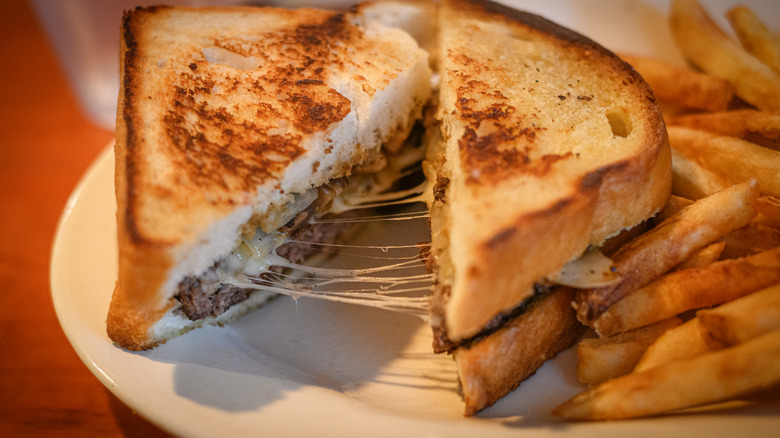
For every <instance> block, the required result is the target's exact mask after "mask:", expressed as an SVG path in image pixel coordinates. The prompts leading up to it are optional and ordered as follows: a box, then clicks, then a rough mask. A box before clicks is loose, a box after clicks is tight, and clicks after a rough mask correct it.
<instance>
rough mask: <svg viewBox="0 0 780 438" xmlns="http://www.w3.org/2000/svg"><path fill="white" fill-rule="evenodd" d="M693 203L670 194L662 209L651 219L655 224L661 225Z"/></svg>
mask: <svg viewBox="0 0 780 438" xmlns="http://www.w3.org/2000/svg"><path fill="white" fill-rule="evenodd" d="M693 202H694V201H693V200H692V199H688V198H685V197H683V196H677V195H675V194H672V195H670V196H669V199H667V201H666V205H664V208H663V209H661V211H659V212H658V214H657V215H656V216H655V217H654V218H653V219H654V220H655V221H656V222H657V223H661V222H663V221H665V220H667V219H669V218H670V217H672V216H674V215H676V214H677V213H679V212H680V211H682V209H683V208H685V207H687V206H689V205H691V204H693Z"/></svg>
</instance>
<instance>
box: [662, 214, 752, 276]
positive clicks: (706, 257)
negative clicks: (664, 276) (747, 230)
mask: <svg viewBox="0 0 780 438" xmlns="http://www.w3.org/2000/svg"><path fill="white" fill-rule="evenodd" d="M748 225H749V224H748ZM743 228H744V227H743ZM725 247H726V242H715V243H713V244H711V245H709V246H705V247H704V248H702V249H700V250H698V251H694V252H693V253H692V254H691V256H690V257H688V258H687V259H686V260H685V261H683V262H682V263H680V264H679V265H677V266H675V267H674V270H675V271H679V270H681V269H690V268H697V267H699V266H706V265H709V264H710V263H714V262H716V261H717V260H718V258H720V255H721V253H722V252H723V248H725Z"/></svg>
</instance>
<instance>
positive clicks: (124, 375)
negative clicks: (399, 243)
mask: <svg viewBox="0 0 780 438" xmlns="http://www.w3.org/2000/svg"><path fill="white" fill-rule="evenodd" d="M714 3H717V4H714V5H709V7H710V9H711V10H712V11H715V13H719V12H721V11H722V10H724V7H725V2H714ZM772 3H773V2H763V3H760V4H759V3H757V4H756V7H757V8H758V10H759V11H763V12H764V13H771V12H772V10H773V8H777V6H776V4H772ZM525 8H526V9H529V10H532V11H535V12H539V13H542V14H544V15H546V16H548V17H553V18H555V19H556V20H557V21H558V22H560V23H562V24H565V25H568V26H570V27H572V28H574V29H576V30H578V31H581V32H583V33H585V34H587V35H589V36H591V37H592V38H594V39H595V40H597V41H599V42H601V43H602V44H605V45H606V46H607V47H609V48H611V49H613V50H616V51H632V52H635V53H640V54H648V55H650V54H655V55H658V56H659V57H661V58H664V59H667V60H671V61H674V62H679V59H678V58H677V57H678V55H676V51H675V49H674V48H673V46H672V45H671V41H670V39H669V36H668V33H667V30H666V23H665V18H664V17H665V14H666V9H667V8H666V6H665V5H662V4H658V3H654V2H642V1H629V0H618V1H611V2H602V1H552V2H540V3H529V4H526V5H525ZM774 16H775V17H778V16H780V15H777V14H775V15H774ZM776 24H777V23H776ZM610 43H612V44H610ZM113 190H114V187H113V154H112V151H111V149H110V148H108V149H106V151H105V152H104V153H103V154H101V156H100V157H99V159H98V160H97V161H96V162H95V163H94V165H93V166H92V167H91V169H90V170H89V171H88V172H87V174H86V175H85V177H84V178H83V180H82V181H81V182H80V184H79V185H78V187H77V188H76V190H75V191H74V193H73V195H72V197H71V199H70V201H69V202H68V204H67V206H66V208H65V211H64V213H63V216H62V219H61V221H60V224H59V228H58V231H57V235H56V238H55V242H54V248H53V253H52V260H51V286H52V296H53V300H54V305H55V308H56V311H57V315H58V317H59V319H60V322H61V324H62V327H63V329H64V331H65V333H66V335H67V336H68V339H69V340H70V342H71V343H72V344H73V347H74V349H75V350H76V352H77V353H78V354H79V356H80V357H81V359H82V360H83V361H84V363H85V364H86V365H87V366H88V367H89V369H90V370H91V371H92V372H93V373H94V374H95V375H96V376H97V377H98V379H100V381H101V382H103V383H104V384H105V385H106V386H107V387H108V388H109V389H110V390H111V391H112V392H114V393H115V394H116V395H117V396H118V397H119V398H120V399H122V400H123V401H124V402H125V403H127V404H128V405H129V406H130V407H131V408H133V409H134V410H136V411H138V412H139V413H140V414H141V415H143V416H145V417H146V418H148V419H149V420H150V421H152V422H154V423H156V424H157V425H159V426H160V427H162V428H163V429H166V430H168V431H170V432H172V433H174V434H177V435H186V436H204V437H210V438H213V437H215V436H246V435H270V436H300V435H304V434H305V435H310V436H344V435H349V436H410V435H413V436H444V437H455V436H475V435H479V436H482V435H487V434H490V435H492V436H505V435H506V436H509V435H519V434H523V435H524V436H531V437H537V436H539V437H549V436H558V435H569V434H576V435H579V436H599V437H610V436H620V437H624V436H632V435H635V436H664V435H670V436H671V435H674V436H692V435H702V436H743V435H750V436H759V435H763V436H776V433H777V431H778V430H780V400H778V398H777V397H769V400H766V397H764V400H762V401H761V402H760V403H753V402H751V401H749V400H748V401H740V402H731V403H728V404H721V405H719V406H717V407H715V408H708V409H699V410H689V411H686V412H684V413H679V414H676V415H671V416H666V417H662V418H654V419H642V420H633V421H621V422H611V423H586V424H582V423H581V424H577V423H566V422H562V421H560V420H558V419H556V418H554V417H552V416H550V415H549V412H550V410H551V409H552V408H553V407H554V406H555V405H557V404H558V403H560V402H562V401H564V400H566V399H567V398H569V397H570V396H572V395H573V394H575V393H576V392H578V391H580V390H581V389H582V387H581V386H580V385H579V384H578V383H577V382H576V378H575V374H574V356H573V351H572V350H569V351H566V352H564V353H562V354H561V355H559V356H558V357H557V358H556V359H554V360H552V361H550V362H548V363H547V364H546V365H544V367H542V369H541V370H539V372H538V373H537V374H536V375H535V376H533V377H532V378H530V379H529V380H527V381H526V382H524V383H523V384H522V385H521V387H520V388H519V389H518V390H516V391H514V392H513V393H512V394H510V395H509V396H507V397H506V398H504V399H503V400H501V401H500V402H499V403H497V404H496V405H495V406H493V407H491V408H489V409H487V410H485V411H483V412H482V413H481V414H480V415H479V416H478V417H477V418H463V417H462V416H461V412H462V409H463V406H462V401H461V398H460V395H459V393H458V388H457V383H456V382H457V376H456V370H455V367H454V364H453V363H452V361H451V360H450V359H449V358H447V357H446V356H441V355H440V356H436V355H433V354H432V353H430V341H431V339H430V333H429V330H428V328H427V327H426V326H425V325H424V324H423V323H422V322H421V321H419V320H417V319H415V318H414V317H410V316H406V315H401V314H395V313H389V312H383V311H379V310H375V309H368V308H361V307H356V306H351V305H344V304H334V303H328V302H322V301H317V300H311V299H300V300H298V301H293V300H292V299H289V298H286V297H282V298H279V299H276V300H274V301H272V302H271V303H269V304H267V305H266V306H264V307H263V308H261V309H259V310H257V311H255V312H253V313H251V314H249V315H247V316H245V317H244V318H242V319H240V320H238V321H237V322H235V323H233V324H231V325H229V326H226V327H212V328H204V329H200V330H196V331H194V332H192V333H190V334H187V335H185V336H182V337H179V338H176V339H174V340H172V341H170V342H168V343H167V344H165V345H162V346H160V347H158V348H156V349H154V350H152V351H147V352H140V353H136V352H128V351H125V350H123V349H121V348H118V347H116V346H115V345H113V344H112V342H111V341H110V340H109V339H108V337H107V336H106V333H105V317H106V313H107V309H108V305H109V301H110V297H111V292H112V290H113V286H114V282H115V280H116V238H115V233H116V228H115V222H114V220H115V219H114V212H115V200H114V194H113ZM399 226H403V227H405V228H404V231H403V233H399V228H398V227H399ZM408 227H409V225H408V223H403V224H402V223H385V224H383V225H377V226H374V227H371V229H370V232H369V233H368V234H367V236H366V238H367V239H368V238H372V237H371V236H373V237H376V236H379V238H380V239H381V236H396V235H398V234H404V235H406V236H407V237H408V238H410V239H412V241H414V239H418V240H423V239H424V238H425V236H426V231H425V228H424V226H419V227H412V229H411V230H409V229H408Z"/></svg>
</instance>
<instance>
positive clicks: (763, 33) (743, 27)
mask: <svg viewBox="0 0 780 438" xmlns="http://www.w3.org/2000/svg"><path fill="white" fill-rule="evenodd" d="M726 17H727V18H728V20H729V23H731V28H732V29H734V33H736V34H737V38H738V39H739V42H740V43H742V47H744V48H745V50H747V52H748V53H750V54H751V55H753V56H755V57H756V58H758V59H759V60H760V61H761V62H763V63H764V64H766V65H767V66H768V67H769V68H771V69H772V70H774V71H775V72H776V73H780V39H778V38H777V37H776V36H774V35H773V34H772V32H770V31H769V29H767V28H766V26H765V25H764V23H762V22H761V20H759V18H758V16H756V14H755V13H754V12H753V11H752V10H751V9H750V8H748V7H747V6H742V5H740V6H736V7H734V8H732V9H731V10H730V11H729V12H728V13H727V14H726Z"/></svg>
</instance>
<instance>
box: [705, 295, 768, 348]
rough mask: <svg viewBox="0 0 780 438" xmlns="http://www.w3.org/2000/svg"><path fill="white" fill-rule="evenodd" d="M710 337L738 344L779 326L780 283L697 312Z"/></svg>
mask: <svg viewBox="0 0 780 438" xmlns="http://www.w3.org/2000/svg"><path fill="white" fill-rule="evenodd" d="M696 318H697V319H699V320H700V323H701V326H702V328H703V329H704V333H705V335H706V336H707V337H709V339H711V340H713V341H715V342H716V343H720V344H723V345H729V346H730V345H736V344H739V343H741V342H745V341H747V340H749V339H753V338H755V337H757V336H760V335H763V334H764V333H767V332H770V331H772V330H778V329H780V284H776V285H774V286H772V287H769V288H766V289H764V290H761V291H758V292H755V293H752V294H750V295H747V296H745V297H742V298H739V299H737V300H734V301H731V302H729V303H726V304H724V305H722V306H719V307H716V308H714V309H707V310H701V311H699V313H697V314H696Z"/></svg>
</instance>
